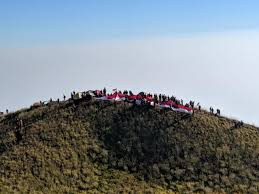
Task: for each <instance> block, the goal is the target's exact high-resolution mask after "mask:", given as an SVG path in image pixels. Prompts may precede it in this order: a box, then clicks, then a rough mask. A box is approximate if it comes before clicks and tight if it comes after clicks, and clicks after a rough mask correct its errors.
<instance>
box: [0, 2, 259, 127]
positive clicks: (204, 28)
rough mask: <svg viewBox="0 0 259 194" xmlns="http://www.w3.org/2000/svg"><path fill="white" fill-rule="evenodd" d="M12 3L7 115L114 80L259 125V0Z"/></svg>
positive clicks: (5, 52) (1, 34)
mask: <svg viewBox="0 0 259 194" xmlns="http://www.w3.org/2000/svg"><path fill="white" fill-rule="evenodd" d="M10 2H12V3H10ZM10 2H9V3H8V2H5V3H3V2H2V3H0V5H2V6H0V27H1V31H0V68H1V71H0V76H1V84H0V91H1V97H0V111H5V109H9V110H17V109H19V108H22V107H28V106H30V105H31V104H32V103H34V102H37V101H40V100H42V101H44V100H49V98H50V97H52V98H53V99H56V98H62V96H63V94H67V95H69V93H70V92H71V91H72V90H76V91H82V90H87V89H97V88H98V89H101V88H103V87H104V86H106V87H107V88H109V89H112V88H118V89H122V90H124V89H132V90H133V91H135V92H140V91H147V92H154V93H165V94H168V95H172V94H173V95H175V96H176V97H178V98H180V99H181V98H182V99H184V100H185V101H189V100H195V102H200V103H201V105H202V107H205V108H207V109H208V108H209V107H210V106H213V107H214V108H219V109H221V111H222V113H223V114H224V115H226V116H228V117H234V118H236V119H240V120H243V121H245V122H248V123H251V124H255V125H257V126H259V118H258V116H257V115H259V110H258V109H257V106H258V105H257V99H259V91H258V89H257V86H258V83H259V76H258V75H257V74H258V72H259V65H258V63H259V53H258V50H259V21H258V19H257V18H259V17H258V16H259V13H258V12H257V10H256V7H257V6H258V5H259V3H258V2H256V1H248V2H247V3H244V2H242V1H229V2H225V1H219V2H213V3H212V2H210V3H209V2H197V3H193V2H192V1H184V2H182V3H180V2H176V1H166V0H165V1H163V3H158V2H156V1H146V0H143V1H141V2H138V1H131V3H130V2H127V3H123V2H120V1H116V0H112V1H110V2H109V3H108V2H105V1H100V2H102V3H100V2H99V3H97V2H90V1H81V0H78V1H76V3H72V2H69V1H59V0H57V1H55V2H54V3H52V2H51V1H48V0H47V1H44V2H39V3H36V2H33V1H30V0H26V1H24V2H19V1H15V0H14V1H10Z"/></svg>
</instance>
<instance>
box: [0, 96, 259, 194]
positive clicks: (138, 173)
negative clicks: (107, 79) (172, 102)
mask: <svg viewBox="0 0 259 194" xmlns="http://www.w3.org/2000/svg"><path fill="white" fill-rule="evenodd" d="M20 120H22V121H23V123H22V126H21V123H19V121H20ZM237 124H238V123H237V122H236V121H234V120H231V119H228V118H225V117H220V116H214V115H212V114H210V113H208V112H206V111H203V110H201V111H197V110H196V111H195V113H194V115H192V116H186V114H184V113H178V112H174V111H168V110H164V109H160V108H156V107H152V106H136V105H134V104H132V103H127V102H119V103H112V102H102V101H95V100H93V99H91V100H90V99H88V100H74V101H66V102H59V103H57V102H52V103H50V104H48V105H43V106H40V107H37V108H33V107H32V108H30V109H27V110H21V111H17V112H15V113H11V114H8V115H6V116H5V117H4V118H2V120H0V140H1V144H0V161H1V165H0V178H1V179H0V185H1V189H0V191H1V192H2V193H5V192H6V193H9V192H17V193H33V192H34V193H51V192H52V193H57V192H58V193H60V192H61V193H118V192H125V193H126V192H130V191H132V192H133V193H135V192H140V193H145V192H147V193H174V192H175V193H185V192H186V193H187V192H189V193H190V192H191V193H212V192H214V193H230V192H237V193H246V192H250V193H257V192H259V170H258V169H259V166H258V165H259V130H258V128H256V127H254V126H251V125H248V124H243V125H237Z"/></svg>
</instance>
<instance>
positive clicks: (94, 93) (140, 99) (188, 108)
mask: <svg viewBox="0 0 259 194" xmlns="http://www.w3.org/2000/svg"><path fill="white" fill-rule="evenodd" d="M89 96H90V97H92V98H95V99H96V100H103V101H125V102H129V103H134V104H136V105H150V106H159V107H161V108H167V109H172V110H174V111H178V112H185V113H189V114H194V110H198V111H201V105H200V103H197V104H195V102H194V101H192V100H191V101H189V102H188V103H184V101H183V100H182V99H177V98H176V97H175V96H173V95H172V96H168V95H165V94H151V93H145V92H140V93H138V94H133V92H132V91H131V90H124V91H123V92H122V91H119V90H117V89H113V91H112V92H111V93H108V92H107V90H106V88H104V89H102V90H88V91H84V92H75V91H73V92H71V94H70V98H67V96H66V95H65V94H64V95H63V101H66V100H72V101H73V100H78V99H84V98H85V97H89ZM52 102H54V101H53V99H52V98H50V100H49V101H48V102H42V101H40V102H37V103H34V104H33V105H32V106H31V107H39V106H41V105H44V104H48V103H52ZM55 102H57V103H60V99H59V98H58V99H57V100H56V101H55ZM209 112H210V113H211V114H214V109H213V108H212V107H210V111H209ZM5 113H6V114H8V113H9V111H8V109H6V112H5ZM1 115H4V112H0V116H1ZM214 115H216V116H220V110H219V109H216V113H215V114H214Z"/></svg>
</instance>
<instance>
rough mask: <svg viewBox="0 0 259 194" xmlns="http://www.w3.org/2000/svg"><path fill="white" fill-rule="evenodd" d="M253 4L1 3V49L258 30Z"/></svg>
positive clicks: (221, 0)
mask: <svg viewBox="0 0 259 194" xmlns="http://www.w3.org/2000/svg"><path fill="white" fill-rule="evenodd" d="M258 7H259V2H258V1H256V0H247V1H245V0H242V1H241V0H227V1H226V0H217V1H212V0H211V1H210V0H208V1H205V0H181V1H176V0H175V1H174V0H161V1H158V0H128V1H121V0H108V1H107V0H75V1H72V0H37V1H35V0H23V1H21V0H1V1H0V29H1V30H0V43H1V46H3V45H5V46H28V45H41V44H66V43H82V42H89V41H91V42H92V41H100V40H110V39H129V38H141V37H154V36H159V37H160V36H172V35H174V36H175V35H178V36H179V35H180V36H181V35H192V34H197V33H204V32H225V31H235V30H250V29H258V28H259V12H258Z"/></svg>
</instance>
